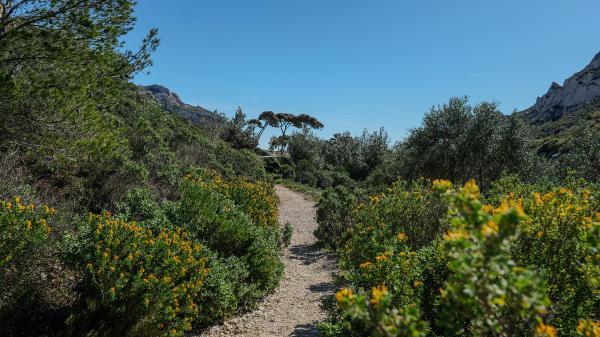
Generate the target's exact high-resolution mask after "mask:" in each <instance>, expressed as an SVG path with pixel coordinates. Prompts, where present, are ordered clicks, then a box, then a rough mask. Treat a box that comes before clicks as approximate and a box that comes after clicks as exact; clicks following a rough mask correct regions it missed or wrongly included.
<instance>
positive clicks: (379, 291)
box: [371, 284, 388, 305]
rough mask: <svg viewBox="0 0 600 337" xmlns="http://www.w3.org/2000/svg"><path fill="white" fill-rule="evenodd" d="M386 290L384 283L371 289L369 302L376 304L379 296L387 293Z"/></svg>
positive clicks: (379, 299) (379, 298)
mask: <svg viewBox="0 0 600 337" xmlns="http://www.w3.org/2000/svg"><path fill="white" fill-rule="evenodd" d="M387 293H388V290H387V288H386V286H385V285H383V284H381V285H378V286H376V287H374V288H372V289H371V304H372V305H378V304H379V302H381V298H382V297H384V296H385V295H387Z"/></svg>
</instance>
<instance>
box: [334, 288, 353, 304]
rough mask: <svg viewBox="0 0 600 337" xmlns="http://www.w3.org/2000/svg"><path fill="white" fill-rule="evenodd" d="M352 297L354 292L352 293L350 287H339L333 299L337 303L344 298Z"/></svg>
mask: <svg viewBox="0 0 600 337" xmlns="http://www.w3.org/2000/svg"><path fill="white" fill-rule="evenodd" d="M353 297H354V294H353V293H352V289H350V288H342V289H340V291H338V292H336V293H335V299H336V301H337V302H338V303H340V302H342V301H344V300H345V299H347V298H348V299H351V298H353Z"/></svg>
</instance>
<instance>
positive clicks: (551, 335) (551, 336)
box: [535, 323, 556, 337]
mask: <svg viewBox="0 0 600 337" xmlns="http://www.w3.org/2000/svg"><path fill="white" fill-rule="evenodd" d="M535 336H536V337H555V336H556V328H555V327H553V326H552V325H546V324H544V323H540V324H539V325H538V326H537V327H536V328H535Z"/></svg>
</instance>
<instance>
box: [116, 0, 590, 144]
mask: <svg viewBox="0 0 600 337" xmlns="http://www.w3.org/2000/svg"><path fill="white" fill-rule="evenodd" d="M139 2H140V3H139V4H138V6H137V9H136V12H137V17H138V24H137V26H136V29H135V31H133V32H132V33H131V34H129V35H128V37H127V38H126V41H127V43H128V45H130V46H131V47H134V46H136V45H137V44H138V42H139V40H140V39H141V37H142V36H143V35H144V32H145V31H147V30H148V29H150V28H152V27H157V28H158V29H159V33H160V38H161V45H160V47H159V50H158V51H157V52H156V53H155V54H154V56H153V59H154V66H153V67H152V68H150V69H149V70H150V74H149V75H145V74H143V75H139V76H137V78H136V79H135V81H136V83H140V84H154V83H156V84H162V85H164V86H167V87H168V88H170V89H171V90H173V91H174V92H176V93H178V94H179V95H180V96H181V97H182V99H183V100H184V101H185V102H187V103H190V104H194V105H201V106H203V107H205V108H207V109H209V110H214V109H217V110H219V111H221V112H224V113H226V114H228V115H231V114H232V113H233V111H234V109H235V108H236V107H237V106H241V107H242V109H243V110H244V112H246V114H247V115H248V116H249V117H255V116H256V115H257V114H259V113H260V112H262V111H265V110H272V111H276V112H290V113H308V114H312V115H314V116H316V117H317V118H319V119H320V120H321V121H322V122H323V123H324V124H325V129H324V130H323V131H321V132H320V135H321V136H323V137H329V136H331V135H332V134H333V133H336V132H341V131H344V130H349V131H351V132H352V133H360V132H361V131H362V130H363V129H364V128H367V129H370V130H374V129H378V128H379V127H381V126H384V127H385V128H386V129H387V130H388V132H389V134H390V136H391V137H392V139H394V140H399V139H402V137H403V136H404V135H405V134H406V131H407V130H409V129H410V128H412V127H416V126H419V125H420V123H421V119H422V117H423V114H424V113H425V112H427V111H428V110H429V109H430V107H431V106H432V105H434V104H440V103H444V102H446V101H447V100H448V99H449V98H450V97H452V96H457V95H468V96H470V97H471V99H472V100H473V101H474V102H479V101H482V100H495V101H497V102H499V103H500V104H501V110H502V111H503V112H504V113H510V112H512V111H513V110H514V109H524V108H527V107H529V106H530V105H532V104H533V103H534V102H535V99H536V97H537V96H540V95H542V94H543V93H545V91H546V90H547V89H548V87H549V86H550V83H552V81H556V82H559V83H561V84H562V81H563V80H564V79H565V78H566V77H568V76H570V75H571V74H573V73H574V72H576V71H578V70H580V69H581V68H583V67H584V66H585V65H586V64H588V63H589V61H590V60H591V59H592V57H593V56H594V55H595V54H596V53H597V52H599V51H600V19H599V15H600V0H502V1H500V0H497V1H496V0H454V1H450V0H405V1H403V0H370V1H368V0H302V1H298V0H296V1H292V0H237V1H234V0H217V1H205V0H170V1H158V0H141V1H139ZM263 144H264V142H263Z"/></svg>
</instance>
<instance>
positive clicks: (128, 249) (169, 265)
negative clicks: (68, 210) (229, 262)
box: [65, 213, 209, 336]
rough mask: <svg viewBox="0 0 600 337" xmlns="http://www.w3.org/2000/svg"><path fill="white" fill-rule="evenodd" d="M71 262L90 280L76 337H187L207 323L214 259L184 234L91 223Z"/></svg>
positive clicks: (74, 243) (94, 218) (105, 218)
mask: <svg viewBox="0 0 600 337" xmlns="http://www.w3.org/2000/svg"><path fill="white" fill-rule="evenodd" d="M65 258H66V259H67V261H68V262H69V264H70V265H71V266H72V267H73V268H76V269H78V270H80V271H81V273H83V279H82V282H81V286H80V287H79V289H80V295H79V296H80V301H79V307H80V309H79V310H77V311H76V312H75V313H74V314H73V317H72V318H71V320H70V321H71V325H72V333H73V334H74V335H87V334H89V333H93V334H95V335H99V336H114V335H155V336H158V335H160V336H182V335H183V333H184V332H185V331H188V330H190V329H191V324H192V322H193V321H194V319H195V318H196V316H197V315H201V313H199V311H198V304H197V299H198V298H199V297H200V295H201V293H202V290H203V289H202V286H203V283H204V281H205V279H206V276H207V275H208V273H209V269H207V268H206V265H207V263H206V254H205V252H204V251H203V248H202V247H201V245H200V244H197V243H194V242H193V241H191V240H190V239H189V237H188V235H187V234H186V233H185V232H183V231H182V230H180V229H174V230H170V229H161V230H152V229H150V228H148V227H147V226H145V225H144V224H141V223H136V222H125V221H123V220H120V219H118V218H115V217H112V216H111V215H110V214H109V213H103V214H102V215H90V217H89V220H88V222H87V223H86V224H84V225H82V226H81V232H80V233H79V235H78V236H77V237H71V238H70V240H69V243H68V244H67V251H66V254H65Z"/></svg>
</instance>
